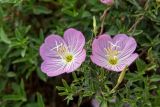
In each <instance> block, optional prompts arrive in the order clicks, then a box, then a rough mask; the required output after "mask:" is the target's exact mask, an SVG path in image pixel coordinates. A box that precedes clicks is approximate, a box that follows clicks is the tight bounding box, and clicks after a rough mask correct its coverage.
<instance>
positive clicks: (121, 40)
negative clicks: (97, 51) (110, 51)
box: [113, 34, 128, 51]
mask: <svg viewBox="0 0 160 107" xmlns="http://www.w3.org/2000/svg"><path fill="white" fill-rule="evenodd" d="M127 40H128V36H127V35H126V34H117V35H115V36H114V38H113V43H114V44H116V45H117V46H119V48H118V50H119V51H121V50H122V49H124V47H125V46H126V42H127Z"/></svg>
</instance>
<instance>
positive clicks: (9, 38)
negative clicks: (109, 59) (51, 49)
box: [0, 0, 160, 107]
mask: <svg viewBox="0 0 160 107" xmlns="http://www.w3.org/2000/svg"><path fill="white" fill-rule="evenodd" d="M159 7H160V3H159V2H158V0H157V1H156V0H114V4H113V5H112V6H110V9H109V11H108V12H107V15H106V18H105V21H104V22H105V23H104V31H103V32H107V33H108V34H110V35H115V34H117V33H125V34H128V35H130V36H133V37H134V38H135V39H136V40H137V43H138V46H137V50H136V52H138V53H139V59H138V60H137V61H136V62H135V63H133V64H132V65H131V66H130V67H129V71H127V73H126V76H125V78H124V80H123V82H122V84H121V85H120V86H119V88H118V90H117V91H116V93H114V94H108V93H109V91H110V90H111V89H112V87H114V85H115V84H116V80H117V78H118V75H119V74H118V73H115V72H106V70H105V69H102V68H100V67H97V66H95V65H94V64H92V63H91V61H90V59H89V57H90V55H91V42H92V40H93V38H94V34H93V32H92V31H93V24H92V23H93V20H92V18H93V16H95V17H96V20H97V28H98V29H97V30H98V32H99V31H100V25H101V20H100V17H101V15H102V14H103V11H104V10H105V9H106V8H109V6H106V5H104V4H101V3H100V2H99V1H98V0H0V107H77V106H78V105H79V106H80V105H81V107H91V104H90V102H91V99H92V98H94V97H96V99H98V101H101V102H102V103H104V102H105V103H107V105H108V106H109V107H160V101H159V100H160V66H159V65H160V37H159V36H160V8H159ZM70 27H74V28H76V29H78V30H80V31H82V32H83V34H84V35H85V38H86V46H85V48H86V49H87V59H86V61H85V62H84V63H83V65H82V66H81V68H79V69H78V70H76V71H75V72H74V73H70V74H63V75H60V76H58V77H53V78H48V77H47V76H46V75H45V74H44V73H42V72H41V70H40V64H41V62H42V59H41V58H40V56H39V47H40V45H41V44H42V43H43V41H44V39H45V37H46V36H47V35H49V34H51V33H55V34H59V35H63V32H64V31H65V30H66V29H67V28H70ZM62 78H63V79H62ZM56 86H58V87H56ZM58 93H59V94H58ZM97 93H98V94H97ZM113 100H114V101H113ZM67 103H68V104H67Z"/></svg>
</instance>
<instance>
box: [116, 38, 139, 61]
mask: <svg viewBox="0 0 160 107" xmlns="http://www.w3.org/2000/svg"><path fill="white" fill-rule="evenodd" d="M136 47H137V43H136V41H135V39H134V38H132V37H128V39H127V40H126V45H125V47H124V48H123V49H122V50H121V52H120V54H119V58H120V59H121V58H126V57H128V56H130V55H131V54H132V53H133V52H134V51H135V49H136Z"/></svg>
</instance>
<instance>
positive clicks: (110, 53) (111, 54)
mask: <svg viewBox="0 0 160 107" xmlns="http://www.w3.org/2000/svg"><path fill="white" fill-rule="evenodd" d="M105 52H106V56H107V59H108V62H109V64H111V65H116V64H117V63H118V54H119V52H118V50H116V49H113V48H112V47H108V48H105Z"/></svg>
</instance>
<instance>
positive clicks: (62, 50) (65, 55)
mask: <svg viewBox="0 0 160 107" xmlns="http://www.w3.org/2000/svg"><path fill="white" fill-rule="evenodd" d="M57 54H58V55H59V56H60V57H61V58H62V59H64V60H65V62H67V63H69V62H71V61H72V60H73V55H72V54H70V53H69V50H68V48H66V47H65V46H64V45H63V44H61V45H59V46H58V48H57Z"/></svg>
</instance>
